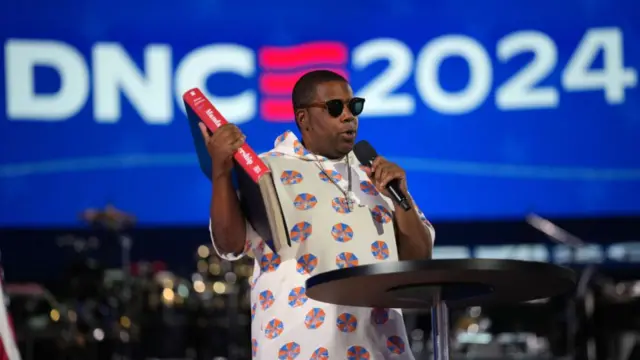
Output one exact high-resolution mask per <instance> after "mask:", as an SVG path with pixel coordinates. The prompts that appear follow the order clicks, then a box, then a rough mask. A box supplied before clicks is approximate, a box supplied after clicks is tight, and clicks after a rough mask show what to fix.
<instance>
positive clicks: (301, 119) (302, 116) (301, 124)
mask: <svg viewBox="0 0 640 360" xmlns="http://www.w3.org/2000/svg"><path fill="white" fill-rule="evenodd" d="M295 116H296V124H297V125H298V128H299V129H300V131H303V130H309V122H308V120H307V112H306V111H304V110H303V109H298V110H296V114H295Z"/></svg>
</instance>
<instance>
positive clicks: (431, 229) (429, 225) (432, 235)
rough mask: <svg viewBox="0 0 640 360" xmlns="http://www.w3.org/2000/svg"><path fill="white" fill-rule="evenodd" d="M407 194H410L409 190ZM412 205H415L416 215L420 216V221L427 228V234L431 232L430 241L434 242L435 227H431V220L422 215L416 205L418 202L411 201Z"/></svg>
mask: <svg viewBox="0 0 640 360" xmlns="http://www.w3.org/2000/svg"><path fill="white" fill-rule="evenodd" d="M408 195H409V196H411V192H409V194H408ZM411 198H413V196H411ZM414 199H415V198H414ZM413 206H414V207H415V209H416V211H417V212H418V216H419V217H420V221H422V224H423V225H424V226H425V227H426V228H427V230H429V234H431V243H432V244H435V242H436V229H435V228H434V227H433V224H431V222H430V221H429V220H428V219H427V217H426V216H425V215H424V213H423V212H422V210H420V207H419V206H418V204H416V203H415V201H414V203H413Z"/></svg>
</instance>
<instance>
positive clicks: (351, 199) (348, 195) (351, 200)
mask: <svg viewBox="0 0 640 360" xmlns="http://www.w3.org/2000/svg"><path fill="white" fill-rule="evenodd" d="M313 156H314V157H315V158H316V165H317V166H318V168H320V171H322V173H323V174H324V175H325V176H326V177H327V178H328V179H329V181H331V183H333V185H335V186H336V187H337V188H338V190H340V192H341V193H342V194H343V195H344V198H345V200H346V201H347V206H348V207H349V210H350V211H353V205H354V204H355V195H354V193H353V189H352V187H351V164H350V162H349V154H347V161H346V163H347V172H348V175H347V191H345V190H344V189H343V188H342V187H341V186H340V185H339V184H338V183H337V182H336V181H334V180H333V177H332V176H331V175H329V173H328V172H327V170H326V169H325V168H324V166H322V163H321V161H320V159H318V155H316V154H313Z"/></svg>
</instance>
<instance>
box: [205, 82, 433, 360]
mask: <svg viewBox="0 0 640 360" xmlns="http://www.w3.org/2000/svg"><path fill="white" fill-rule="evenodd" d="M292 100H293V108H294V112H295V120H296V124H297V126H298V129H299V131H300V133H301V134H302V139H301V140H300V139H298V138H297V137H296V135H294V134H293V132H291V131H287V132H285V133H284V134H282V135H280V136H279V137H278V138H277V139H276V142H275V148H274V149H273V150H271V151H270V152H268V153H266V154H262V155H261V158H263V159H264V161H265V162H266V163H267V165H268V166H269V167H270V169H271V171H272V173H273V176H274V182H275V183H276V187H277V191H278V197H279V201H280V205H281V207H282V209H283V213H284V216H285V220H286V223H287V225H288V226H289V227H290V228H291V229H290V237H291V241H292V246H291V247H287V246H285V247H283V248H282V249H281V250H280V252H279V253H277V254H276V253H274V252H273V251H272V250H271V249H270V247H269V246H265V244H264V241H263V240H262V239H260V238H259V236H258V235H257V234H256V232H255V231H254V230H253V229H252V228H251V226H250V225H249V223H248V222H247V221H246V220H245V217H244V215H243V214H242V212H241V210H240V204H239V200H238V198H237V195H236V191H235V190H234V188H233V186H232V180H231V169H232V162H233V160H232V156H233V154H234V152H235V151H236V150H237V149H238V147H240V146H241V145H242V144H243V143H244V141H245V136H244V135H243V134H242V133H241V131H240V130H239V129H238V128H237V127H236V126H234V125H225V126H223V127H221V128H220V129H219V130H218V131H216V132H215V133H214V134H213V135H212V136H210V135H209V134H208V132H207V131H206V128H205V127H204V124H200V128H201V130H202V136H203V137H204V139H205V141H206V144H207V148H208V151H209V154H210V155H211V158H212V161H213V170H212V171H213V174H212V182H213V194H212V197H211V208H210V219H211V220H210V231H211V236H212V240H213V244H214V248H215V249H216V251H217V253H218V254H219V255H220V256H221V257H222V258H225V259H228V260H236V259H239V258H240V257H242V256H243V255H244V254H245V253H246V252H247V251H248V250H249V249H252V250H253V252H254V254H255V257H256V265H255V269H254V274H253V279H254V283H253V284H252V293H251V300H252V301H251V302H252V307H251V313H252V314H251V315H252V325H251V330H252V331H251V332H252V345H253V346H252V347H253V356H254V358H256V359H263V360H273V359H295V358H298V359H305V360H306V359H312V360H320V359H370V360H372V359H375V360H379V359H388V358H393V359H413V355H412V354H411V351H410V348H409V346H408V340H407V334H406V330H405V327H404V322H403V319H402V314H401V312H400V311H399V310H396V309H370V308H369V309H368V308H359V307H347V306H337V305H331V304H326V303H321V302H317V301H313V300H311V299H308V298H307V297H306V295H305V288H304V286H305V280H306V279H307V278H309V276H312V275H315V274H317V273H318V272H322V271H328V270H332V269H335V268H344V267H350V266H356V265H364V264H367V263H375V262H380V261H394V260H398V259H401V260H405V259H426V258H430V256H431V250H432V245H433V241H434V236H435V233H434V230H433V227H432V226H431V224H430V223H429V222H428V221H427V220H426V218H425V217H424V215H423V214H422V212H421V211H420V210H419V209H418V208H417V207H416V206H415V204H413V200H412V199H410V202H411V204H412V205H413V210H410V211H404V210H403V209H402V208H401V207H399V206H397V205H396V204H395V203H393V202H392V200H391V199H390V197H389V193H388V192H387V190H386V189H385V185H386V184H387V183H388V182H389V181H391V180H393V179H399V181H400V186H401V188H402V190H404V191H405V193H406V194H408V191H407V180H406V175H405V172H404V171H403V170H402V169H401V168H400V167H399V166H398V165H396V164H394V163H391V162H389V161H387V160H386V159H384V158H383V157H378V158H377V159H376V160H375V161H374V162H373V164H372V166H371V168H368V167H364V166H360V164H359V162H358V160H357V159H356V157H355V155H354V154H353V152H352V149H353V146H354V144H355V138H356V134H357V129H358V119H357V116H358V115H359V114H360V113H361V112H362V109H363V106H364V99H360V98H356V97H354V96H353V92H352V90H351V87H350V86H349V84H348V83H347V81H346V80H345V79H344V78H343V77H342V76H340V75H338V74H336V73H334V72H331V71H326V70H320V71H312V72H309V73H307V74H305V75H303V76H302V77H301V78H300V79H299V80H298V82H297V83H296V84H295V86H294V89H293V94H292ZM409 196H410V195H409ZM362 249H367V250H366V251H363V250H362Z"/></svg>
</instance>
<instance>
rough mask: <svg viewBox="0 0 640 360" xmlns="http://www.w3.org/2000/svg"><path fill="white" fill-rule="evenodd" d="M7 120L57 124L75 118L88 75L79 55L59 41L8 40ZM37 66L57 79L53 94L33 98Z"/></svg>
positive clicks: (86, 91) (6, 63)
mask: <svg viewBox="0 0 640 360" xmlns="http://www.w3.org/2000/svg"><path fill="white" fill-rule="evenodd" d="M4 51H5V52H4V53H5V76H6V89H5V93H6V97H7V99H6V104H7V117H8V118H9V119H13V120H37V121H59V120H66V119H67V118H69V117H71V116H73V115H75V114H76V113H77V112H78V111H79V110H80V109H81V108H82V106H83V105H84V104H85V102H86V100H87V96H88V95H89V72H88V70H87V66H86V63H85V61H84V59H83V58H82V54H80V53H79V52H78V50H76V49H75V48H73V47H71V46H70V45H67V44H65V43H63V42H59V41H38V40H19V39H10V40H7V42H6V43H5V47H4ZM36 66H46V67H50V68H53V69H54V70H55V71H56V72H57V73H58V75H59V76H60V89H58V91H56V92H55V93H48V94H36V91H35V80H36V79H35V74H34V70H35V67H36Z"/></svg>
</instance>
